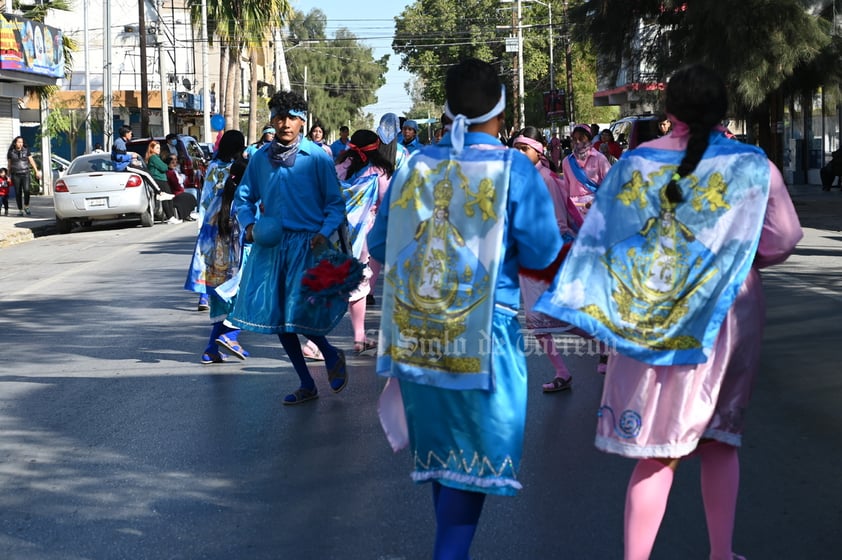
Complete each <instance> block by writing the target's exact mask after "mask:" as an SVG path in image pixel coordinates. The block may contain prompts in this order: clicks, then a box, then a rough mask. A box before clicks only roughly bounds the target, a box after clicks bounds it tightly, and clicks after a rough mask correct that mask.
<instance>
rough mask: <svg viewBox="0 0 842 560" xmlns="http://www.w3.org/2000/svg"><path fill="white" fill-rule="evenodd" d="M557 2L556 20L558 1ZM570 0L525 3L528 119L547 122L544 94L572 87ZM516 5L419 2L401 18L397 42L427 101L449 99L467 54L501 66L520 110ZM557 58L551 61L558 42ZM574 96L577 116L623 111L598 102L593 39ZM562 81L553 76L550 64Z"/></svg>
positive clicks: (578, 47)
mask: <svg viewBox="0 0 842 560" xmlns="http://www.w3.org/2000/svg"><path fill="white" fill-rule="evenodd" d="M548 4H551V5H552V16H553V17H552V20H550V17H549V16H550V10H549V8H550V6H549V5H548ZM565 4H566V2H565V1H564V0H548V1H543V0H542V1H541V2H540V3H539V2H528V1H527V0H524V1H523V3H522V5H521V16H522V19H521V22H520V23H521V26H522V27H523V29H522V33H523V47H524V48H523V60H524V67H523V76H524V86H523V89H524V95H525V100H524V107H525V111H526V115H525V117H526V122H527V123H529V124H532V125H537V126H542V125H544V124H547V121H546V113H545V110H544V92H546V91H549V90H550V89H551V85H554V86H555V87H556V88H559V89H565V90H566V89H567V88H566V85H567V84H566V79H565V74H566V61H565V49H564V46H565V43H564V39H565V26H564V13H565V10H564V5H565ZM514 8H515V4H512V3H501V2H500V1H499V0H469V1H466V2H459V3H457V2H451V1H449V0H416V1H415V2H414V3H412V4H410V5H409V6H407V8H406V9H405V10H404V11H403V12H402V13H401V14H400V16H398V17H397V18H396V22H395V39H394V41H393V43H392V47H393V49H394V50H395V52H397V53H398V54H400V55H401V68H403V69H405V70H408V71H410V72H412V73H413V74H414V75H415V76H417V77H418V80H419V81H420V83H421V84H423V89H422V97H423V99H424V100H426V101H429V102H432V103H434V104H437V105H439V106H441V105H442V104H444V101H445V99H444V97H445V95H444V76H445V73H446V72H447V69H448V68H449V67H450V66H452V65H453V64H455V63H457V62H459V61H460V60H462V59H464V58H467V57H475V58H479V59H481V60H485V61H487V62H490V63H492V64H495V65H497V66H498V67H499V68H500V75H501V76H502V78H503V79H504V80H505V81H506V82H507V86H508V90H509V95H508V108H507V112H508V114H509V115H512V117H511V118H510V119H509V121H510V122H511V121H512V120H513V115H514V109H513V108H514V103H515V101H516V100H515V95H516V93H515V92H516V91H517V89H516V83H517V82H516V81H515V80H516V75H517V74H518V72H517V70H516V66H515V63H516V62H515V60H516V56H517V55H516V54H515V53H507V52H506V50H505V43H506V39H507V37H509V36H510V35H512V34H513V30H514V29H516V28H517V17H516V12H515V11H514ZM551 38H552V42H553V51H554V54H553V59H552V60H551V59H550V44H549V42H550V40H551ZM571 62H572V66H573V82H574V83H573V86H574V87H573V94H574V96H575V105H576V108H577V113H578V115H577V118H579V117H582V119H586V118H587V119H592V121H591V122H593V121H599V122H607V121H610V120H612V119H613V118H615V117H616V116H617V114H618V111H617V109H616V108H613V107H594V106H593V93H594V91H595V90H596V72H595V66H596V57H595V56H594V54H593V52H592V50H591V48H590V43H589V42H581V43H576V44H573V46H572V61H571ZM551 67H552V69H553V74H554V80H553V81H552V83H551V81H550V68H551Z"/></svg>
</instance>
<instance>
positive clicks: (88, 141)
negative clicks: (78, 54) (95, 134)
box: [82, 0, 93, 154]
mask: <svg viewBox="0 0 842 560" xmlns="http://www.w3.org/2000/svg"><path fill="white" fill-rule="evenodd" d="M88 3H89V0H82V7H83V8H84V9H83V15H82V19H84V32H83V35H82V37H83V41H84V43H85V44H84V46H83V49H84V59H85V153H86V154H89V153H91V151H92V150H93V138H92V135H91V72H90V70H89V68H90V67H91V64H90V61H89V55H90V50H89V49H88V44H89V43H90V40H89V39H88Z"/></svg>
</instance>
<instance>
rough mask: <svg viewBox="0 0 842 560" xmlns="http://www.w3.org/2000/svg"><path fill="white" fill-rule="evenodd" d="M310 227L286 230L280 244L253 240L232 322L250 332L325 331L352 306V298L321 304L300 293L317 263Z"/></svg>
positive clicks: (325, 332) (332, 300)
mask: <svg viewBox="0 0 842 560" xmlns="http://www.w3.org/2000/svg"><path fill="white" fill-rule="evenodd" d="M314 235H315V234H314V233H310V232H284V233H283V234H281V240H280V241H279V242H278V244H277V245H273V246H271V247H269V246H265V245H258V244H257V243H254V244H253V245H252V249H251V253H250V254H249V257H248V259H247V260H246V264H245V267H244V268H243V275H242V279H241V280H240V289H239V292H238V294H237V300H236V303H235V304H234V310H233V311H232V313H231V315H229V316H228V321H229V322H230V323H231V324H233V325H234V326H236V327H239V328H241V329H245V330H247V331H252V332H258V333H265V334H276V333H298V334H303V335H326V334H327V333H329V332H330V331H331V330H333V328H334V327H336V325H337V324H339V321H340V320H341V319H342V316H343V315H345V311H346V310H347V309H348V298H347V296H346V297H341V296H339V297H335V298H333V299H330V300H328V302H326V303H325V302H320V303H319V304H318V305H315V304H312V303H310V302H308V301H307V298H305V297H304V296H303V295H302V293H301V288H302V286H301V279H302V278H303V276H304V272H305V271H306V270H308V269H310V268H312V267H313V266H315V265H316V264H317V259H316V257H315V256H314V255H313V252H312V251H311V250H310V239H311V238H312V237H313V236H314Z"/></svg>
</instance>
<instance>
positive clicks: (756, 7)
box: [571, 0, 842, 157]
mask: <svg viewBox="0 0 842 560" xmlns="http://www.w3.org/2000/svg"><path fill="white" fill-rule="evenodd" d="M815 6H819V8H818V9H817V8H815ZM831 15H832V5H831V4H830V3H829V2H822V3H817V2H812V1H807V0H805V1H799V0H743V1H742V2H710V1H705V0H681V1H678V0H676V1H665V0H637V1H635V2H628V1H625V0H592V1H590V2H586V3H582V4H580V5H578V6H576V7H575V8H574V9H573V10H572V12H571V17H572V19H573V21H574V23H575V29H576V32H577V36H578V37H580V38H588V39H592V40H593V41H594V44H595V50H596V52H598V53H599V54H600V63H601V64H602V65H603V66H602V68H601V69H602V71H603V72H605V73H606V75H608V76H616V75H618V74H619V72H621V71H624V72H627V73H628V72H629V70H631V74H628V75H629V77H630V78H631V79H632V80H636V81H637V80H645V81H656V80H657V81H665V79H666V77H667V76H669V75H670V74H671V73H672V72H673V71H675V70H676V69H677V68H679V67H680V66H682V65H684V64H688V63H691V62H702V63H705V64H707V65H709V66H711V67H712V68H714V69H716V70H717V71H718V72H719V73H720V74H721V75H722V76H723V77H724V78H725V80H726V82H727V83H728V85H729V91H730V92H731V97H732V103H733V107H734V109H733V110H734V112H735V114H737V115H738V116H746V117H747V118H748V119H749V120H750V121H753V122H754V123H755V124H756V125H757V130H758V140H759V142H760V144H761V146H763V147H764V148H766V150H767V152H768V153H770V155H771V156H773V157H776V156H779V147H777V146H776V145H775V139H774V134H773V123H774V122H776V121H777V120H780V118H781V117H780V115H781V110H782V107H783V105H782V99H783V97H784V96H785V95H796V94H798V93H801V92H808V91H813V90H815V89H816V88H818V87H824V88H828V89H830V90H833V91H836V90H838V87H839V84H840V83H842V67H840V65H839V64H838V61H839V57H840V54H842V50H840V47H841V46H842V42H840V39H839V37H836V36H834V35H833V25H832V21H831Z"/></svg>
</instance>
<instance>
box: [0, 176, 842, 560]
mask: <svg viewBox="0 0 842 560" xmlns="http://www.w3.org/2000/svg"><path fill="white" fill-rule="evenodd" d="M35 198H36V200H37V201H38V202H37V203H36V206H35V215H34V216H33V217H32V218H28V219H25V218H17V217H14V218H13V217H9V218H0V247H2V246H3V245H4V243H3V239H8V236H9V235H10V233H9V232H10V230H11V231H12V233H16V234H20V233H21V232H16V231H14V230H19V229H26V230H27V231H28V230H29V228H27V227H21V226H22V225H26V224H30V225H31V226H36V225H37V227H39V228H40V229H36V231H40V232H45V233H46V232H48V231H49V225H50V218H51V214H50V212H51V211H50V208H49V201H48V200H46V199H44V197H35ZM794 200H795V201H796V204H797V207H798V209H799V211H800V212H801V214H802V217H803V218H802V219H803V221H804V223H805V225H809V226H811V227H810V228H808V229H807V230H806V237H805V239H804V240H803V242H802V243H801V244H800V246H799V248H798V249H797V251H796V254H795V255H794V256H793V257H792V258H791V259H790V261H788V262H787V263H785V264H784V265H782V266H779V267H776V268H774V269H770V270H769V271H767V272H765V273H764V282H765V285H766V292H767V299H768V321H767V328H766V331H765V348H764V353H763V371H762V374H761V377H760V379H759V382H758V385H757V388H756V394H755V396H754V402H753V405H752V408H751V409H750V413H749V417H748V427H747V431H746V439H745V446H744V448H743V451H742V453H741V458H742V489H741V494H740V500H739V507H738V513H737V530H736V537H735V550H736V551H738V552H740V553H742V554H745V555H746V556H747V558H748V559H749V560H761V559H762V560H768V559H772V560H775V559H781V560H783V559H802V558H818V559H828V560H831V559H836V558H839V557H840V556H842V505H840V504H842V477H840V467H839V465H840V464H842V437H840V435H841V434H840V432H841V430H840V426H842V406H840V403H842V378H840V374H839V366H838V363H839V359H838V356H837V354H836V349H837V347H838V346H839V344H840V340H842V339H840V335H839V334H838V328H839V323H840V317H842V258H840V257H842V233H840V231H839V230H840V229H842V204H840V203H842V193H840V192H839V191H836V190H834V191H833V192H831V193H821V192H820V190H819V188H818V187H810V188H807V187H804V188H800V187H799V188H798V189H795V190H794ZM36 221H37V224H36ZM195 231H196V230H195V225H193V224H182V225H177V226H164V225H156V226H155V227H153V228H151V229H143V228H139V227H128V228H98V229H96V230H86V231H82V232H78V233H73V234H70V235H65V236H55V235H49V236H44V237H39V238H37V239H34V240H28V241H26V242H19V243H15V244H10V245H8V246H5V247H2V248H0V263H2V264H1V265H0V286H2V287H3V289H2V297H0V302H2V303H0V332H2V333H3V338H2V340H3V344H2V346H0V363H2V367H1V368H0V434H2V436H0V488H2V492H0V559H9V560H18V559H20V560H79V559H95V560H100V559H115V558H125V559H132V560H134V559H150V560H151V559H161V558H166V559H214V560H215V559H220V560H223V559H304V560H309V559H313V560H322V559H324V560H328V559H342V560H358V559H359V560H369V559H370V560H403V559H405V560H415V559H424V558H428V557H429V551H430V550H431V543H432V534H433V529H434V520H433V516H432V507H431V498H430V494H429V492H430V491H429V488H428V487H427V486H420V487H419V486H413V484H412V483H411V481H410V479H409V476H408V474H409V471H410V468H411V463H410V458H409V456H408V454H407V453H406V452H402V453H398V454H393V453H392V452H391V450H390V449H389V447H388V445H387V443H386V440H385V438H384V437H383V434H382V432H381V431H380V428H379V425H378V423H377V418H376V409H375V402H376V399H377V395H378V393H379V391H380V388H381V387H382V381H381V380H380V379H378V378H377V377H376V376H375V375H374V374H373V372H372V366H373V359H371V358H354V359H352V360H351V362H350V363H351V370H350V375H351V378H350V383H349V387H348V389H346V391H345V392H343V393H341V394H340V395H334V394H332V393H330V391H328V390H327V383H326V380H325V374H324V368H323V367H317V368H316V369H315V371H317V373H318V377H317V383H318V384H319V387H320V389H321V398H320V399H319V400H318V401H316V402H315V403H312V404H311V405H306V406H300V407H282V406H281V405H280V404H279V399H280V397H281V396H282V395H283V394H285V393H286V392H288V391H289V390H291V389H293V388H294V387H295V386H296V378H295V374H294V372H293V371H292V369H291V367H290V366H289V364H288V363H287V362H286V361H285V360H284V359H283V358H282V352H281V351H280V350H279V344H278V343H277V339H273V338H272V337H269V336H259V335H254V334H250V333H247V334H244V335H243V337H242V341H243V342H244V344H245V345H246V346H247V348H248V349H249V350H250V351H251V352H252V354H253V356H252V358H250V359H249V360H248V361H246V362H234V363H226V364H223V365H220V366H203V365H201V364H199V363H198V357H199V354H200V352H201V349H202V348H203V346H204V344H205V341H206V336H207V332H208V325H207V322H206V317H204V316H203V315H202V314H200V313H197V312H196V311H195V304H196V298H195V297H194V296H193V295H191V294H188V293H186V292H184V291H183V290H182V289H181V285H182V283H183V280H184V276H185V273H186V267H187V262H188V259H189V255H190V253H191V250H192V242H193V239H194V236H195ZM369 321H370V327H372V328H376V326H377V321H378V308H377V307H375V308H374V309H373V312H372V313H371V314H370V317H369ZM331 338H332V339H333V340H334V342H335V343H336V344H337V345H339V346H340V347H342V348H345V349H350V348H351V346H352V336H351V332H350V325H349V323H348V322H347V318H346V319H345V320H343V322H342V323H341V324H340V326H339V327H338V328H337V330H336V332H335V335H334V336H333V337H331ZM569 342H570V346H569V348H570V351H571V355H570V356H569V366H570V368H571V370H572V372H573V375H574V388H573V390H572V391H571V392H567V393H563V394H555V395H543V394H541V392H540V384H541V382H542V381H544V380H546V379H548V378H549V376H550V374H549V371H550V365H549V362H548V361H547V360H546V359H545V358H543V357H540V356H530V357H529V368H530V381H529V383H530V397H531V398H530V402H529V416H528V424H527V426H528V427H527V440H526V451H525V457H524V464H523V471H522V473H521V475H522V481H523V484H524V490H523V492H522V493H521V494H520V495H519V496H518V497H516V498H491V499H489V500H488V501H487V503H486V507H485V512H484V515H483V518H482V520H481V524H480V529H479V531H478V534H477V537H476V540H475V544H474V547H473V549H472V552H473V555H472V557H473V558H474V560H497V559H510V558H519V559H523V560H532V559H538V560H543V559H574V560H580V559H581V560H589V559H616V558H620V557H621V554H622V515H623V498H624V492H625V486H626V482H627V479H628V475H629V473H630V471H631V468H632V466H633V463H632V462H631V461H629V460H625V459H621V458H618V457H613V456H608V455H604V454H601V453H598V452H597V451H596V450H595V449H594V447H593V443H592V442H593V435H594V426H595V410H596V407H597V404H598V401H599V395H600V390H601V383H602V380H601V377H600V376H599V375H597V374H596V373H595V368H596V359H595V357H593V356H589V355H587V348H585V347H577V346H576V345H575V342H576V341H575V339H569ZM579 354H584V355H579ZM653 558H654V559H656V560H657V559H664V560H665V559H670V560H672V559H690V560H692V559H699V560H703V559H705V558H707V538H706V534H705V527H704V514H703V510H702V506H701V497H700V491H699V483H698V464H697V462H695V461H692V460H690V461H687V462H686V463H685V464H683V465H682V466H681V467H680V468H679V472H678V475H677V477H676V482H675V486H674V489H673V493H672V496H671V500H670V504H669V507H668V510H667V514H666V520H665V522H664V524H663V527H662V529H661V533H660V535H659V538H658V543H657V545H656V548H655V553H654V555H653Z"/></svg>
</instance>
